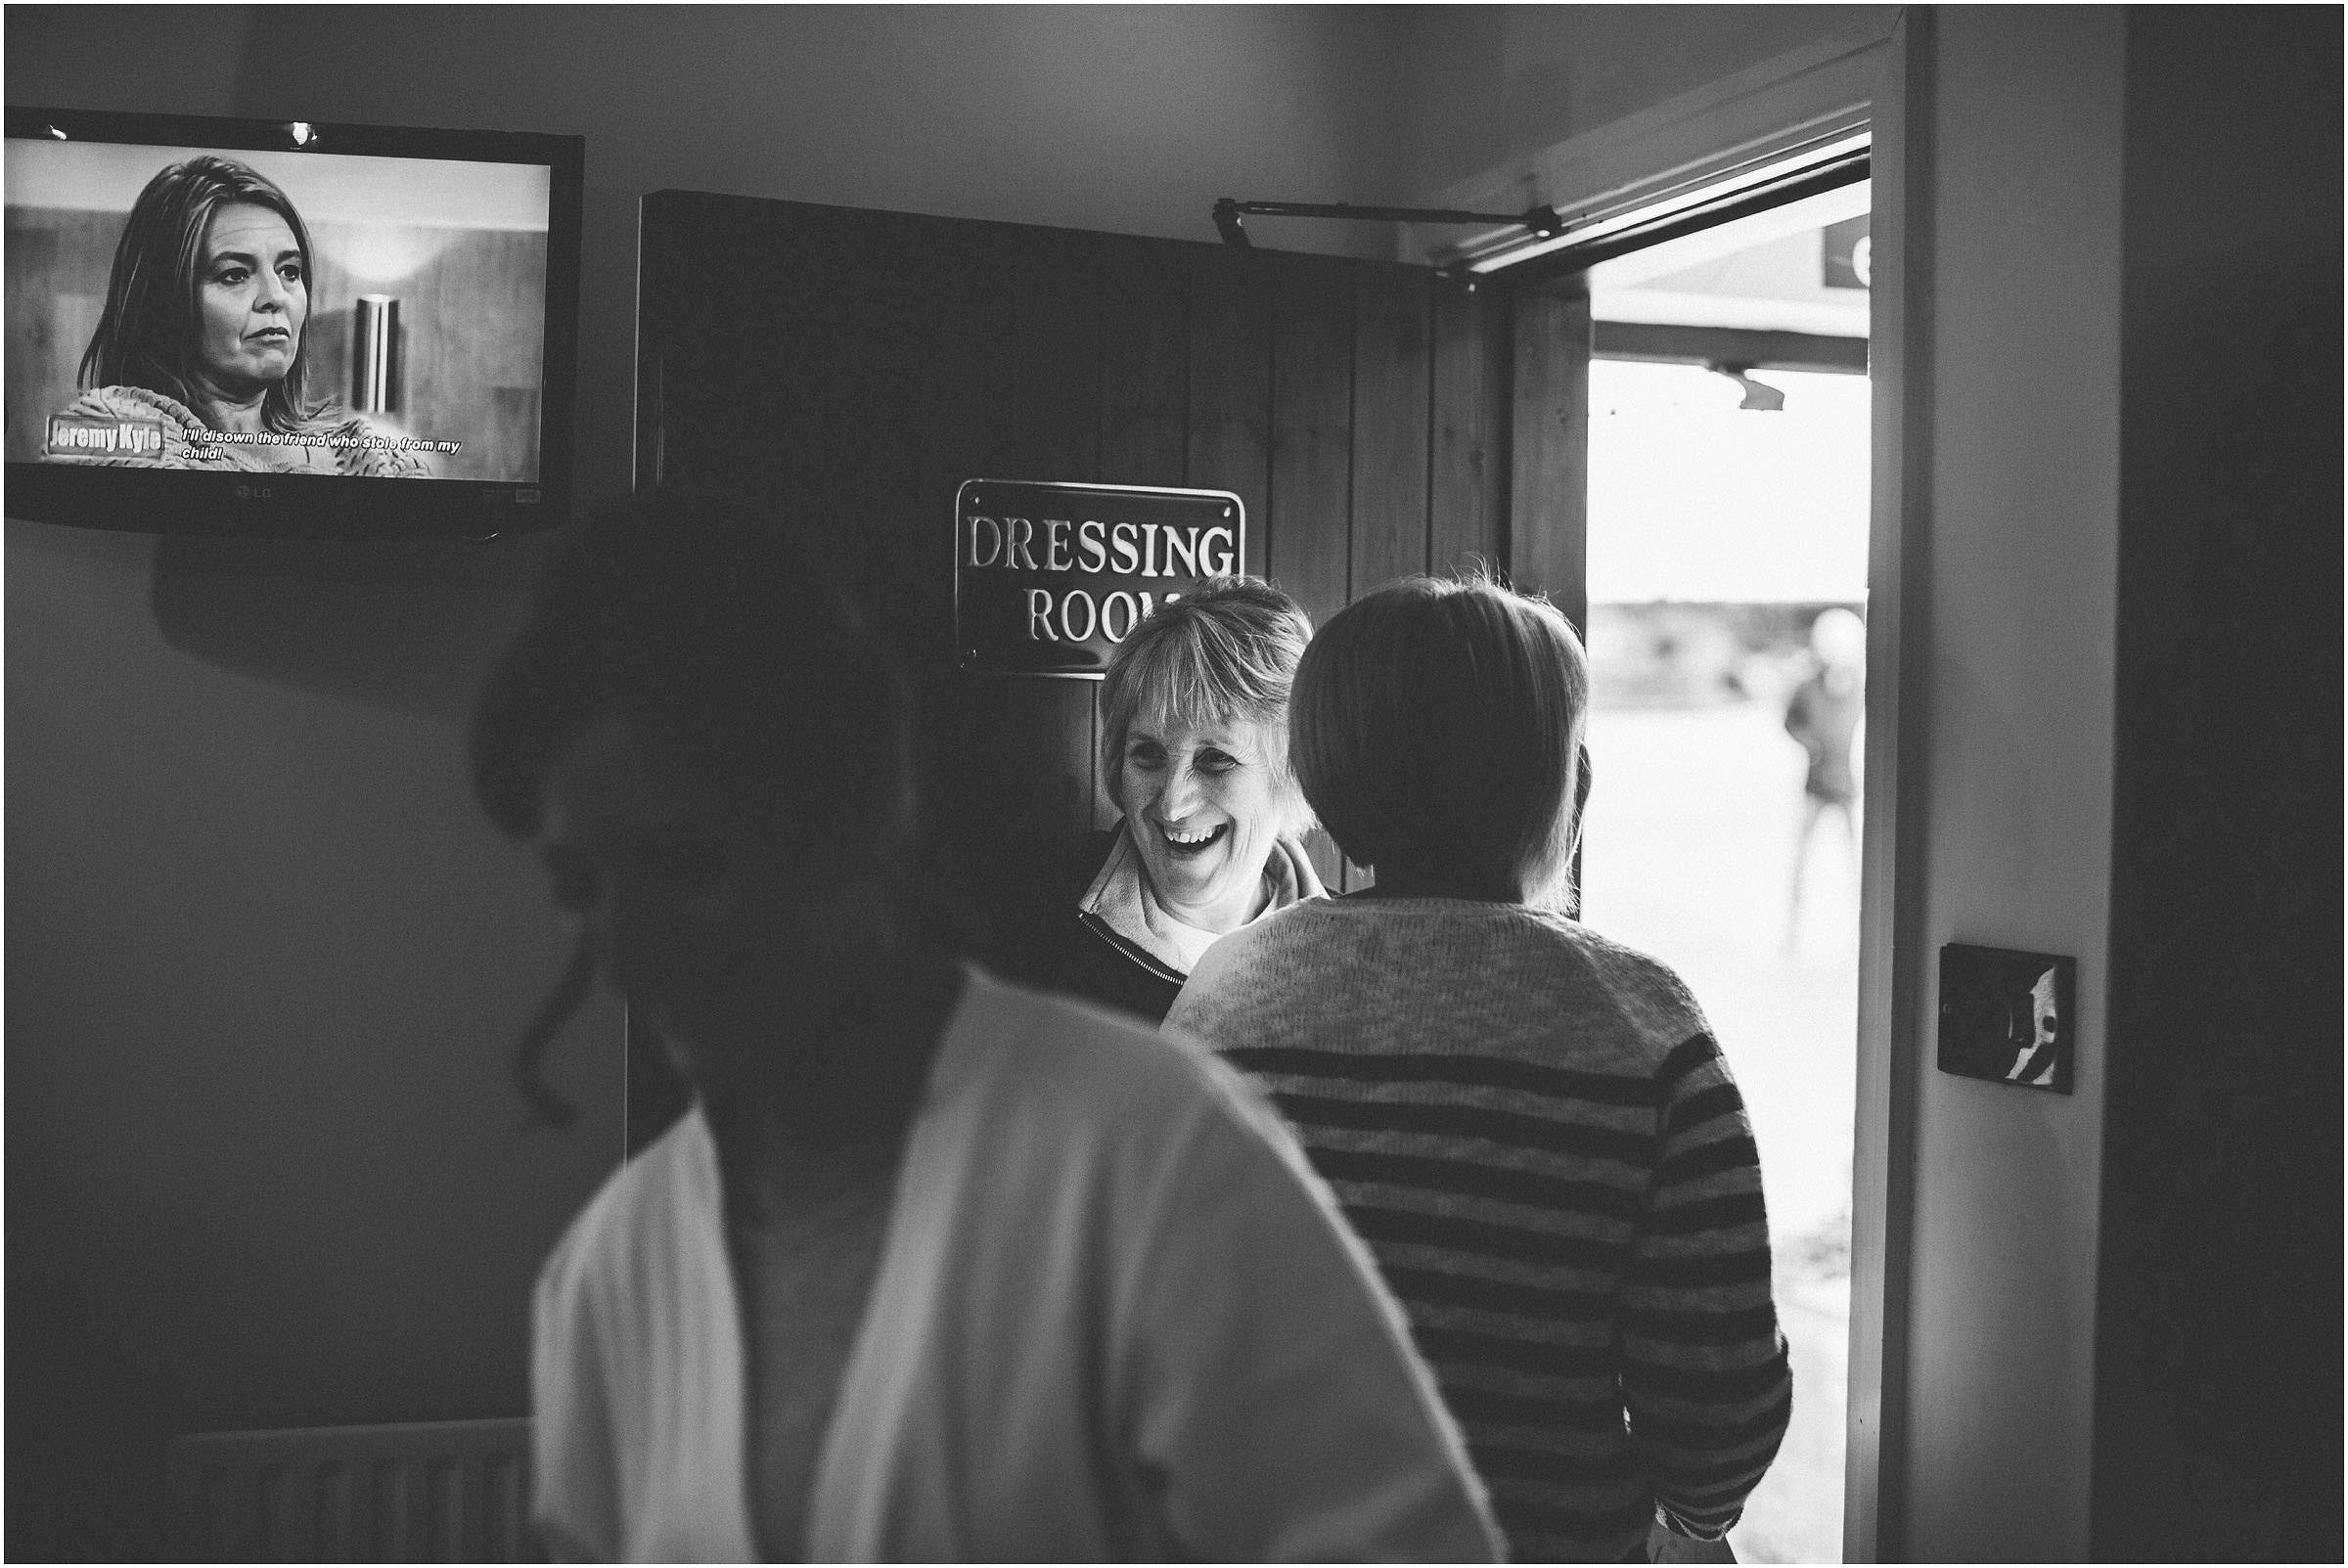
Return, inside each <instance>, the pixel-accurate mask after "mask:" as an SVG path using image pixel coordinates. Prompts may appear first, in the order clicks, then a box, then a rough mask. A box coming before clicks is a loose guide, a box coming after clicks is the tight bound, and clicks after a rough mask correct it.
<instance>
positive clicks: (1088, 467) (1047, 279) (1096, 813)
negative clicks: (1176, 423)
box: [1002, 235, 1106, 831]
mask: <svg viewBox="0 0 2348 1568" xmlns="http://www.w3.org/2000/svg"><path fill="white" fill-rule="evenodd" d="M1099 266H1100V257H1099V256H1098V254H1097V246H1094V245H1093V244H1092V243H1090V242H1089V241H1088V240H1087V239H1086V238H1085V237H1083V236H1079V235H1068V236H1065V237H1061V238H1056V239H1055V240H1054V241H1052V242H1044V243H1039V244H1036V245H1033V246H1027V247H1025V248H1024V252H1023V254H1022V255H1021V256H1019V257H1018V258H1017V259H1016V260H1015V261H1013V263H1012V264H1011V269H1010V270H1011V296H1012V322H1013V329H1012V331H1013V343H1012V354H1013V376H1012V381H1011V389H1010V390H1011V424H1012V448H1011V455H1010V457H1009V458H1008V459H1007V460H1006V461H1005V463H1004V464H1003V465H1002V470H1003V472H1004V473H1005V474H1006V475H1008V476H1010V477H1012V478H1020V479H1043V480H1051V481H1070V482H1075V483H1079V484H1090V483H1095V482H1098V481H1099V479H1100V477H1101V420H1102V396H1101V373H1102V342H1101V280H1100V276H1099V271H1098V269H1099ZM1017 684H1019V685H1021V686H1024V687H1026V688H1029V689H1030V695H1029V697H1028V701H1029V702H1030V703H1031V704H1033V705H1035V706H1037V707H1039V708H1049V709H1051V710H1052V711H1053V712H1054V713H1055V714H1056V718H1055V719H1054V720H1053V721H1052V726H1051V729H1050V734H1051V736H1052V737H1053V739H1052V740H1051V745H1052V748H1053V749H1052V751H1051V755H1053V756H1055V757H1058V758H1061V759H1062V760H1061V767H1060V775H1061V779H1062V780H1064V781H1072V782H1073V784H1074V791H1073V796H1072V798H1071V799H1069V800H1068V801H1067V802H1066V803H1065V807H1064V809H1058V808H1056V810H1057V812H1058V816H1059V818H1060V822H1059V825H1058V827H1057V828H1056V829H1055V830H1062V831H1080V830H1082V829H1087V828H1092V827H1095V826H1104V827H1105V826H1106V823H1105V822H1101V821H1100V820H1099V819H1100V817H1101V815H1102V809H1103V804H1104V803H1103V801H1102V799H1101V794H1100V788H1101V781H1100V777H1099V771H1098V769H1097V768H1096V767H1095V766H1094V762H1093V756H1094V748H1095V736H1096V734H1097V730H1096V726H1097V724H1098V719H1097V716H1096V713H1095V706H1096V704H1095V698H1096V697H1097V695H1098V694H1099V693H1100V690H1101V687H1100V683H1099V682H1097V681H1063V680H1036V681H1025V682H1020V683H1017ZM1048 787H1049V790H1050V792H1052V793H1055V794H1060V795H1066V794H1068V790H1067V787H1066V784H1061V783H1054V784H1050V785H1049V786H1048Z"/></svg>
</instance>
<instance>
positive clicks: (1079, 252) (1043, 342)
mask: <svg viewBox="0 0 2348 1568" xmlns="http://www.w3.org/2000/svg"><path fill="white" fill-rule="evenodd" d="M1011 273H1012V275H1011V296H1012V320H1013V333H1012V336H1013V341H1012V355H1013V360H1012V367H1011V369H1012V380H1011V405H1012V426H1013V429H1012V452H1011V458H1010V465H1009V468H1008V470H1006V471H1005V472H1004V473H1003V474H1002V475H1000V477H1003V478H1011V479H1043V480H1062V481H1074V482H1076V483H1080V484H1089V483H1093V482H1095V481H1097V480H1099V478H1100V477H1101V295H1100V290H1099V285H1098V281H1097V279H1096V278H1095V276H1094V272H1093V266H1092V262H1091V259H1090V256H1089V254H1088V247H1087V246H1086V245H1085V244H1084V241H1083V240H1082V238H1081V237H1079V236H1074V235H1071V236H1068V237H1066V238H1065V239H1064V240H1063V241H1061V243H1059V244H1056V245H1050V246H1036V247H1034V248H1033V249H1032V250H1031V251H1030V253H1029V254H1028V255H1027V256H1026V257H1025V258H1024V259H1023V260H1021V261H1020V262H1018V263H1016V264H1015V265H1014V266H1013V267H1012V269H1011Z"/></svg>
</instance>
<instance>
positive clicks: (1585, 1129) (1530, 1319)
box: [1166, 578, 1791, 1561]
mask: <svg viewBox="0 0 2348 1568" xmlns="http://www.w3.org/2000/svg"><path fill="white" fill-rule="evenodd" d="M1588 694H1589V677H1588V671H1587V665H1586V663H1585V661H1584V657H1583V653H1582V649H1581V645H1580V643H1579V641H1578V640H1577V639H1576V638H1575V636H1574V634H1573V631H1572V629H1571V628H1570V627H1569V626H1567V624H1566V623H1565V620H1564V617H1563V616H1561V615H1560V614H1558V611H1557V610H1556V609H1554V608H1552V607H1551V606H1550V605H1547V604H1546V603H1543V602H1540V601H1537V600H1531V599H1526V598H1523V597H1520V596H1518V595H1516V594H1513V593H1511V592H1510V591H1508V590H1507V589H1504V588H1500V587H1498V586H1495V585H1493V584H1491V583H1488V582H1482V581H1470V582H1452V581H1437V580H1434V579H1427V578H1420V579H1415V580H1412V581H1408V582H1404V583H1400V584H1397V585H1395V586H1393V587H1390V588H1386V589H1382V590H1380V591H1378V592H1377V593H1375V594H1372V595H1371V596H1369V597H1368V598H1366V599H1364V600H1362V601H1360V602H1358V603H1356V604H1354V605H1351V606H1349V607H1347V608H1346V609H1344V610H1342V611H1340V612H1339V613H1338V614H1337V615H1336V616H1334V617H1333V618H1332V619H1331V621H1330V622H1329V624H1328V625H1327V626H1325V627H1323V628H1322V631H1321V633H1320V635H1319V636H1318V637H1317V638H1316V639H1315V640H1314V642H1313V644H1312V647H1311V648H1310V649H1308V650H1306V652H1305V655H1304V659H1303V662H1302V664H1301V665H1300V666H1299V668H1298V670H1297V672H1296V683H1295V688H1294V691H1293V694H1292V696H1291V699H1290V707H1289V715H1288V722H1289V730H1290V736H1289V749H1290V754H1291V756H1292V757H1293V758H1294V761H1295V767H1296V771H1297V775H1298V778H1299V780H1300V781H1301V783H1302V785H1303V788H1304V793H1305V797H1306V798H1307V799H1308V800H1309V801H1310V802H1311V803H1312V806H1313V809H1314V811H1315V812H1316V813H1318V815H1319V817H1320V820H1321V822H1322V824H1323V826H1325V827H1326V828H1327V829H1329V831H1330V832H1331V834H1332V836H1333V837H1334V838H1335V839H1336V841H1337V843H1338V845H1339V847H1341V848H1342V849H1343V850H1344V851H1345V853H1346V855H1347V856H1348V857H1350V858H1351V859H1352V860H1353V861H1354V862H1355V863H1357V864H1363V865H1368V866H1371V867H1373V868H1375V870H1376V873H1377V885H1376V886H1374V887H1372V888H1369V889H1367V890H1364V891H1360V892H1355V893H1351V894H1348V895H1346V896H1344V897H1342V898H1334V899H1321V900H1316V901H1314V902H1311V903H1307V904H1300V905H1298V906H1296V907H1295V908H1294V909H1290V910H1285V911H1283V912H1282V913H1280V914H1279V915H1276V916H1274V917H1273V918H1270V919H1267V920H1264V921H1262V922H1261V923H1260V924H1257V925H1253V926H1250V927H1247V928H1246V929H1244V930H1242V931H1239V932H1236V933H1234V934H1233V935H1231V936H1229V937H1226V938H1225V939H1224V940H1223V941H1222V942H1220V943H1218V944H1216V946H1215V947H1214V948H1213V950H1212V951H1210V952H1209V953H1208V954H1207V955H1206V957H1205V958H1204V960H1202V961H1201V962H1200V963H1199V965H1198V967H1197V969H1195V970H1194V971H1192V974H1191V977H1190V980H1189V983H1188V984H1186V985H1185V986H1184V987H1183V991H1182V995H1181V996H1180V998H1178V999H1177V1000H1176V1002H1175V1005H1174V1007H1173V1009H1172V1010H1171V1012H1170V1013H1169V1014H1168V1016H1167V1020H1166V1024H1167V1027H1168V1028H1169V1029H1181V1030H1185V1031H1188V1032H1191V1033H1195V1034H1197V1036H1199V1037H1201V1038H1203V1039H1204V1040H1205V1041H1206V1042H1207V1043H1208V1044H1210V1045H1211V1046H1213V1047H1214V1048H1215V1049H1216V1050H1217V1051H1219V1052H1221V1053H1223V1054H1224V1056H1225V1059H1227V1060H1229V1061H1232V1062H1234V1063H1236V1064H1237V1065H1239V1066H1242V1067H1243V1068H1245V1069H1246V1070H1248V1071H1249V1072H1251V1073H1253V1074H1255V1075H1256V1076H1257V1077H1258V1078H1259V1079H1260V1080H1261V1081H1262V1082H1263V1083H1264V1084H1265V1085H1266V1086H1267V1087H1268V1088H1269V1089H1270V1090H1271V1091H1272V1092H1273V1096H1274V1098H1275V1099H1276V1100H1277V1102H1278V1103H1279V1105H1280V1106H1281V1108H1282V1110H1283V1111H1285V1112H1286V1113H1287V1116H1288V1117H1289V1119H1290V1120H1291V1122H1292V1123H1293V1125H1294V1126H1295V1128H1296V1130H1297V1132H1298V1134H1299V1136H1300V1137H1301V1138H1302V1139H1303V1141H1304V1143H1305V1145H1306V1148H1307V1151H1308V1153H1309V1154H1310V1157H1311V1159H1312V1161H1313V1164H1314V1165H1315V1167H1316V1168H1317V1169H1318V1170H1319V1171H1320V1172H1321V1173H1322V1175H1324V1176H1325V1177H1327V1178H1328V1179H1329V1181H1330V1183H1331V1185H1332V1187H1334V1188H1335V1189H1336V1192H1337V1196H1338V1199H1339V1202H1340V1203H1341V1204H1342V1206H1343V1208H1344V1211H1345V1215H1346V1218H1347V1219H1348V1220H1349V1221H1350V1222H1351V1223H1352V1224H1353V1226H1354V1228H1355V1229H1356V1231H1358V1232H1360V1234H1361V1235H1362V1236H1363V1237H1364V1239H1366V1240H1367V1241H1368V1242H1369V1244H1370V1246H1371V1248H1372V1250H1373V1251H1374V1252H1375V1253H1376V1254H1377V1259H1378V1262H1379V1264H1380V1265H1381V1266H1382V1268H1383V1269H1384V1271H1385V1275H1386V1279H1387V1282H1388V1283H1390V1284H1391V1285H1392V1286H1393V1287H1394V1291H1395V1294H1396V1295H1398V1296H1399V1297H1401V1299H1402V1302H1403V1305H1404V1307H1405V1309H1406V1310H1407V1311H1408V1312H1409V1313H1410V1316H1411V1322H1412V1328H1413V1332H1414V1334H1415V1337H1416V1339H1417V1342H1418V1345H1419V1348H1420V1349H1421V1351H1422V1352H1423V1353H1424V1355H1425V1356H1426V1358H1427V1360H1428V1361H1429V1363H1431V1364H1432V1365H1433V1366H1434V1368H1435V1375H1436V1377H1437V1379H1438V1381H1439V1382H1440V1383H1441V1385H1442V1389H1443V1393H1444V1397H1445V1398H1446V1399H1447V1400H1448V1401H1449V1402H1450V1404H1451V1408H1452V1411H1453V1412H1454V1413H1455V1414H1457V1415H1458V1416H1459V1418H1460V1421H1461V1424H1462V1426H1463V1427H1464V1428H1465V1429H1466V1431H1467V1434H1468V1453H1469V1455H1470V1456H1472V1457H1473V1459H1474V1461H1475V1463H1476V1466H1477V1468H1478V1469H1479V1470H1480V1471H1481V1472H1482V1474H1483V1476H1484V1479H1485V1481H1486V1482H1487V1484H1488V1485H1489V1486H1490V1487H1491V1490H1492V1496H1493V1508H1494V1511H1495V1513H1496V1514H1497V1515H1498V1517H1499V1519H1500V1523H1501V1527H1502V1529H1503V1530H1504V1531H1505V1532H1506V1533H1507V1535H1508V1538H1509V1548H1510V1553H1511V1555H1512V1557H1514V1558H1516V1559H1519V1560H1526V1561H1548V1560H1592V1561H1624V1560H1634V1561H1635V1560H1642V1559H1645V1558H1647V1557H1648V1556H1650V1555H1656V1554H1660V1555H1662V1556H1664V1557H1666V1558H1689V1557H1691V1556H1694V1557H1697V1558H1699V1559H1700V1557H1701V1556H1702V1555H1703V1554H1704V1553H1705V1552H1707V1551H1708V1552H1711V1553H1713V1554H1716V1555H1718V1556H1722V1557H1725V1556H1726V1554H1727V1553H1726V1547H1725V1546H1708V1545H1703V1544H1710V1543H1719V1542H1721V1541H1722V1538H1724V1537H1725V1535H1726V1533H1727V1531H1728V1530H1729V1528H1730V1526H1732V1525H1734V1524H1735V1523H1736V1522H1737V1520H1738V1515H1739V1512H1740V1510H1741V1507H1742V1504H1743V1501H1744V1499H1745V1496H1746V1495H1747V1494H1748V1493H1749V1492H1750V1491H1751V1490H1752V1488H1753V1487H1754V1485H1755V1484H1756V1483H1757V1482H1758V1481H1759V1480H1760V1479H1761V1476H1762V1474H1763V1472H1764V1471H1765V1470H1766V1469H1767V1468H1768V1466H1769V1463H1770V1460H1771V1459H1772V1458H1773V1457H1774V1456H1775V1455H1776V1453H1777V1448H1778V1444H1779V1442H1780V1440H1781V1438H1782V1437H1783V1435H1784V1430H1785V1423H1786V1419H1787V1416H1788V1414H1789V1412H1790V1410H1791V1380H1790V1375H1789V1373H1788V1370H1787V1366H1786V1360H1785V1342H1784V1336H1783V1335H1782V1334H1781V1333H1780V1332H1779V1329H1778V1322H1777V1314H1776V1310H1775V1307H1774V1304H1773V1302H1772V1298H1771V1294H1770V1253H1769V1235H1768V1228H1767V1225H1766V1222H1765V1219H1764V1215H1763V1209H1762V1197H1761V1171H1760V1164H1759V1158H1758V1155H1757V1152H1756V1150H1755V1148H1754V1145H1753V1140H1752V1133H1751V1130H1750V1127H1749V1126H1748V1124H1747V1122H1746V1119H1745V1112H1744V1106H1743V1102H1742V1101H1741V1099H1740V1098H1738V1092H1737V1086H1736V1084H1735V1082H1734V1081H1733V1080H1732V1079H1731V1077H1730V1075H1729V1070H1728V1064H1727V1063H1726V1062H1725V1061H1724V1060H1723V1059H1722V1057H1721V1053H1720V1050H1719V1048H1718V1047H1717V1046H1716V1045H1715V1044H1714V1043H1713V1040H1712V1036H1711V1032H1710V1030H1709V1028H1708V1027H1707V1025H1706V1023H1705V1021H1704V1017H1703V1014H1702V1012H1701V1011H1699V1010H1698V1008H1697V1007H1696V1005H1695V1001H1694V999H1693V998H1692V997H1691V996H1690V995H1689V994H1688V991H1687V988H1686V987H1685V986H1683V985H1682V984H1681V983H1680V981H1679V979H1678V977H1677V976H1676V975H1674V974H1673V973H1672V972H1671V971H1670V970H1669V969H1667V968H1665V967H1664V966H1663V965H1662V964H1660V963H1656V962H1655V961H1654V960H1652V959H1649V958H1646V957H1644V956H1642V955H1640V954H1637V953H1634V952H1631V951H1629V950H1628V949H1626V948H1622V947H1618V946H1616V945H1615V944H1614V943H1612V942H1609V941H1607V940H1606V939H1605V938H1603V937H1602V936H1600V935H1599V934H1598V933H1596V932H1595V931H1592V930H1591V929H1590V928H1589V927H1587V926H1585V925H1582V924H1580V923H1579V922H1577V921H1575V920H1573V919H1570V918H1566V917H1565V916H1564V915H1563V914H1561V913H1559V911H1558V908H1557V907H1556V906H1557V904H1558V901H1559V900H1560V898H1561V895H1562V894H1563V892H1564V891H1565V883H1566V879H1567V877H1568V875H1569V873H1570V869H1571V867H1572V864H1573V849H1574V844H1575V841H1576V838H1577V836H1578V833H1579V821H1580V809H1581V804H1582V799H1583V796H1584V794H1585V793H1586V789H1587V784H1588V773H1587V759H1586V758H1584V757H1583V756H1582V754H1581V739H1582V734H1583V727H1584V714H1585V710H1586V708H1587V705H1588Z"/></svg>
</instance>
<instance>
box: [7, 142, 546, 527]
mask: <svg viewBox="0 0 2348 1568" xmlns="http://www.w3.org/2000/svg"><path fill="white" fill-rule="evenodd" d="M582 148H583V144H582V142H581V140H580V139H579V138H578V137H575V136H549V135H535V134H525V133H518V132H506V131H444V130H419V129H409V128H394V127H388V126H363V125H337V124H312V123H308V122H305V121H298V120H296V121H286V120H244V119H220V118H210V117H192V116H184V115H154V114H117V113H95V112H74V111H69V110H50V109H18V108H14V107H12V108H10V109H9V110H8V112H7V169H6V172H7V184H6V193H5V198H6V199H5V205H6V209H7V224H8V234H7V307H8V323H7V336H6V349H7V369H6V379H7V389H6V399H7V405H6V415H7V447H6V451H7V481H8V490H7V495H6V501H5V505H6V511H7V515H9V516H11V517H16V518H23V519H27V520H31V521H37V522H58V523H74V524H79V525H83V526H88V527H100V528H127V529H138V530H144V531H151V532H162V533H175V532H191V533H236V534H286V535H302V536H312V537H317V536H327V537H334V536H339V537H348V538H386V537H423V536H433V535H446V536H470V537H485V536H488V535H491V534H497V533H508V532H515V531H519V530H525V529H533V528H545V527H552V526H555V525H557V524H560V523H562V522H564V521H566V520H568V516H569V511H570V467H571V440H572V429H573V412H574V411H573V399H574V396H575V381H576V378H575V374H574V371H575V366H576V363H577V355H578V339H577V335H578V276H579V202H580V190H581V184H580V181H581V166H582Z"/></svg>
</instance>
